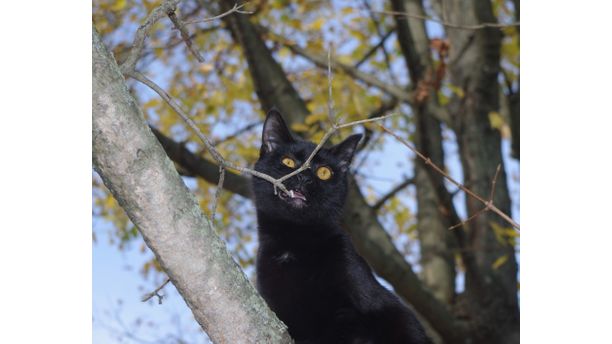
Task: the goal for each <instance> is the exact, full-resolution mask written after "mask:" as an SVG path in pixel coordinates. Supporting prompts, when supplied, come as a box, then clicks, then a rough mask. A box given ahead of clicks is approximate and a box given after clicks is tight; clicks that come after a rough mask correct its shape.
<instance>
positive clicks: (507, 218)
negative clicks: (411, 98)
mask: <svg viewBox="0 0 612 344" xmlns="http://www.w3.org/2000/svg"><path fill="white" fill-rule="evenodd" d="M378 126H379V127H380V128H381V129H382V130H384V131H386V132H387V133H389V134H390V135H391V136H393V137H394V138H395V139H396V140H398V141H399V142H400V143H402V144H403V145H404V146H406V147H408V149H410V150H411V151H412V152H413V153H414V154H416V155H417V157H419V159H421V160H423V161H424V162H425V164H426V165H430V166H431V167H432V168H433V169H434V170H435V171H436V172H438V173H440V174H441V175H442V176H443V177H444V178H446V180H448V181H450V182H451V183H452V184H453V185H455V186H456V187H458V188H459V189H461V190H463V192H465V193H466V194H468V195H469V196H471V197H473V198H475V199H476V200H478V201H479V202H481V203H482V204H483V205H484V206H485V210H491V211H492V212H494V213H496V214H497V215H499V216H500V217H501V218H502V219H504V220H505V221H506V222H508V223H509V224H510V225H512V227H514V229H516V230H517V231H518V232H520V229H521V227H520V225H519V224H518V223H516V222H515V221H514V220H513V219H512V218H511V217H510V216H508V215H507V214H506V213H504V212H503V211H501V210H499V208H497V207H496V206H495V205H494V204H493V201H492V196H493V195H494V191H495V183H496V181H497V174H498V173H499V170H500V168H499V167H498V169H497V172H496V173H495V177H494V178H493V183H492V184H493V185H492V190H491V200H488V201H487V200H485V199H484V198H482V197H481V196H480V195H478V194H476V193H475V192H473V191H472V190H470V189H468V188H466V187H465V186H464V185H463V184H461V183H459V182H458V181H456V180H455V179H453V178H452V177H451V176H449V175H448V173H446V172H444V170H442V169H441V168H440V167H439V166H438V165H436V164H434V163H433V162H432V161H431V159H430V158H428V157H426V156H425V155H423V154H422V153H421V152H419V151H418V150H416V148H414V147H413V146H412V145H411V144H409V143H408V142H406V140H404V139H403V138H401V137H399V136H397V134H395V133H394V132H392V131H391V130H389V129H387V128H386V127H385V126H383V125H381V124H378ZM482 212H484V210H481V211H478V212H477V213H476V214H474V215H473V216H472V217H470V218H469V219H468V220H471V219H472V218H474V217H476V216H478V215H480V214H481V213H482ZM468 220H466V221H468ZM466 221H464V222H466ZM462 224H463V222H462V223H460V224H459V225H462ZM456 227H459V226H457V225H455V226H452V227H451V228H456Z"/></svg>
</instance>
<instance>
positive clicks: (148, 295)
mask: <svg viewBox="0 0 612 344" xmlns="http://www.w3.org/2000/svg"><path fill="white" fill-rule="evenodd" d="M168 282H170V279H169V278H166V281H165V282H164V283H162V284H161V285H160V286H159V287H157V288H155V290H153V291H152V292H150V293H146V294H144V295H143V296H142V300H141V301H142V302H147V301H149V300H150V299H151V298H152V297H153V296H157V299H158V301H157V302H158V303H159V304H160V305H161V304H162V300H163V298H164V296H163V295H159V291H160V290H162V289H163V288H164V287H165V286H166V284H168Z"/></svg>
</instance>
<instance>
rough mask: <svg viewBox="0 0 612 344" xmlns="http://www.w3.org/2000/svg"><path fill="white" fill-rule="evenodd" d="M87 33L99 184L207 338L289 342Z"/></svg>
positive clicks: (100, 45)
mask: <svg viewBox="0 0 612 344" xmlns="http://www.w3.org/2000/svg"><path fill="white" fill-rule="evenodd" d="M92 35H93V37H92V50H93V53H92V57H93V59H92V62H93V63H92V72H93V82H92V97H93V98H92V103H93V106H92V108H93V109H92V110H93V117H92V138H93V142H92V153H93V154H92V156H93V165H94V168H95V170H96V171H97V172H98V174H99V175H100V177H101V178H102V180H103V182H104V185H106V187H108V189H109V190H110V192H111V193H112V195H113V197H115V199H116V200H117V201H118V203H119V205H120V206H121V207H122V208H123V209H124V210H125V212H126V214H127V215H128V217H129V218H130V220H131V221H132V222H133V223H134V225H135V226H136V228H138V230H139V232H140V233H141V234H142V237H143V239H144V241H145V242H146V244H147V246H149V248H150V249H151V250H152V251H153V253H154V254H155V257H156V258H157V260H158V261H159V263H160V264H161V266H162V268H163V269H164V271H165V272H166V273H167V275H168V277H169V278H170V279H171V280H172V284H174V286H176V288H177V290H178V291H179V293H180V294H181V296H182V297H183V298H184V299H185V301H186V303H187V305H188V306H189V307H190V309H191V311H192V312H193V315H194V317H195V319H196V320H197V321H198V323H199V324H200V325H201V326H202V328H203V329H204V330H205V331H206V333H207V334H208V335H209V337H210V338H211V339H212V340H213V341H215V342H217V343H246V342H261V343H291V342H292V340H291V338H290V336H289V334H288V332H287V328H286V326H284V324H283V323H282V322H280V320H278V318H277V317H276V315H275V314H274V312H272V311H271V310H270V309H269V308H268V307H267V306H266V304H265V301H264V300H263V299H262V298H261V296H259V294H257V292H256V291H255V289H254V288H253V286H252V285H251V284H250V283H249V281H248V279H247V278H246V276H245V275H244V274H243V272H242V270H241V269H240V267H239V266H238V265H237V264H236V262H234V260H233V259H232V257H231V256H230V254H229V253H228V251H227V249H226V247H225V244H224V242H223V241H222V240H221V239H220V238H219V237H218V236H217V235H216V232H215V229H214V228H213V227H212V225H211V223H210V221H209V220H208V219H207V218H206V217H205V216H204V215H203V214H202V212H201V210H200V206H199V204H198V201H197V200H196V198H195V197H194V196H193V194H191V193H190V192H189V189H187V187H186V186H185V184H184V183H183V181H182V179H181V177H180V176H179V175H178V173H177V172H176V169H174V167H173V165H172V162H171V161H170V160H169V159H168V157H167V155H166V153H165V152H164V150H163V149H162V147H161V146H160V145H159V143H158V141H157V140H156V139H155V136H153V134H152V133H151V131H150V130H149V128H148V126H147V124H146V122H145V120H144V116H143V114H142V112H141V111H140V109H139V108H138V107H137V106H136V101H135V100H134V98H133V97H132V96H131V95H130V93H129V90H128V88H127V85H126V83H125V80H124V78H123V76H122V74H121V71H120V69H119V66H117V64H116V62H115V60H114V59H113V57H112V55H111V54H110V53H109V52H108V50H107V49H106V47H105V46H104V44H103V43H102V40H101V38H100V36H99V34H98V32H97V31H96V29H95V27H94V28H93V29H92ZM186 262H192V263H190V264H186Z"/></svg>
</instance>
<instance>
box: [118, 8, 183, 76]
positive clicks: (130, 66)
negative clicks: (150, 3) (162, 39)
mask: <svg viewBox="0 0 612 344" xmlns="http://www.w3.org/2000/svg"><path fill="white" fill-rule="evenodd" d="M179 1H180V0H165V1H164V2H162V3H161V4H160V5H159V6H157V7H155V9H153V11H151V13H150V14H149V15H148V16H147V18H146V19H145V22H144V24H142V25H141V26H140V27H139V28H138V30H137V31H136V38H134V43H133V44H132V48H131V50H130V53H129V55H128V57H127V59H126V60H125V62H123V64H122V65H121V72H122V73H123V74H126V73H127V72H129V71H132V70H134V69H135V68H136V62H138V59H139V58H140V54H142V50H143V49H144V43H145V40H146V38H147V36H148V35H149V31H150V30H151V28H152V27H153V24H155V23H157V22H158V21H159V20H160V19H161V18H162V17H164V16H165V15H167V14H168V13H170V12H174V10H175V9H176V5H177V4H178V3H179Z"/></svg>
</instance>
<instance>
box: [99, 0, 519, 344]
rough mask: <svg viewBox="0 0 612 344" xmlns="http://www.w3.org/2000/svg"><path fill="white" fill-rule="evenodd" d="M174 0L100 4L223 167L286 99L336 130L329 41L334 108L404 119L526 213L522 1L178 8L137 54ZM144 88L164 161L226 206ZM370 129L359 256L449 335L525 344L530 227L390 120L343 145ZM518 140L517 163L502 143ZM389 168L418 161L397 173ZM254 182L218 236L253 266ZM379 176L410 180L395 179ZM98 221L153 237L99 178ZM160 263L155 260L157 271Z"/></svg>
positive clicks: (209, 201)
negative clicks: (522, 192) (137, 42)
mask: <svg viewBox="0 0 612 344" xmlns="http://www.w3.org/2000/svg"><path fill="white" fill-rule="evenodd" d="M160 3H161V2H159V1H157V2H156V1H146V0H143V1H135V2H130V3H128V2H126V1H116V2H114V1H102V0H100V1H94V8H93V14H94V25H95V27H96V29H97V30H99V31H100V34H101V36H102V39H103V41H104V42H105V44H106V46H107V47H109V48H112V50H113V53H114V57H115V59H116V60H117V61H118V62H119V63H120V64H122V68H123V71H124V73H125V74H126V76H134V74H133V73H132V74H130V73H129V72H130V71H136V72H138V73H142V74H144V75H145V76H146V77H148V78H149V79H152V80H154V81H155V82H156V83H157V84H158V85H159V86H160V87H161V88H162V89H164V90H165V91H166V92H168V94H169V95H170V96H171V97H172V98H174V99H175V100H177V101H178V102H180V104H181V105H182V106H183V108H184V109H185V110H186V112H187V113H188V114H189V116H190V118H191V119H192V120H193V121H194V122H195V123H196V125H197V126H198V128H199V129H200V130H201V131H202V132H203V133H204V135H206V136H207V137H209V138H212V139H213V140H214V143H215V144H216V145H215V147H216V149H217V150H218V152H219V153H220V154H221V155H222V156H223V157H225V159H227V160H229V161H232V162H234V163H236V164H238V165H240V166H250V165H252V164H253V163H254V161H255V160H256V158H257V154H258V150H259V133H260V129H261V126H259V124H260V123H261V120H262V119H263V115H264V113H265V111H267V110H268V109H269V108H270V107H272V106H276V107H277V108H279V109H280V110H281V112H282V113H283V114H284V115H285V118H286V119H287V122H288V123H289V124H290V125H291V127H292V129H293V130H294V131H295V132H297V133H299V134H300V135H302V136H303V137H305V138H308V139H310V140H313V141H319V140H320V139H321V138H322V137H323V135H324V132H325V130H326V129H327V128H328V127H329V118H328V112H329V109H328V105H329V103H330V102H328V92H327V87H322V86H323V85H327V82H328V73H327V66H328V56H327V54H328V50H330V49H331V51H332V52H333V54H332V58H331V60H332V61H331V64H330V65H331V68H332V70H333V71H334V74H333V78H332V80H331V85H332V87H333V98H332V101H331V103H333V105H334V110H335V112H336V115H337V116H338V118H340V119H341V121H342V122H348V121H353V120H359V119H364V118H368V117H377V116H380V115H382V114H387V113H396V114H398V115H397V116H393V117H390V118H389V119H387V120H385V122H384V125H385V126H386V127H388V128H389V129H391V130H392V131H394V132H395V133H396V134H397V135H399V136H400V137H402V138H405V139H407V140H409V141H411V142H412V143H413V144H414V145H415V146H416V148H417V149H418V150H419V151H421V152H422V153H423V154H425V155H426V156H427V157H429V158H430V159H431V162H433V163H435V164H437V165H439V166H444V167H445V169H447V170H448V171H449V172H450V173H451V174H452V175H454V176H459V177H461V176H463V178H461V179H462V180H463V184H465V185H466V186H467V187H469V188H470V189H471V190H473V191H474V192H476V193H477V194H479V195H482V196H483V197H485V198H487V197H488V196H489V195H491V196H492V197H491V199H492V201H493V204H495V205H496V206H497V207H498V208H499V209H500V210H501V211H503V212H504V213H506V214H510V213H511V210H514V212H516V210H517V209H518V203H517V201H518V195H517V196H516V197H514V202H515V203H514V207H513V204H512V202H511V198H510V196H511V191H510V190H509V186H512V185H516V183H517V181H512V180H509V178H508V168H507V166H506V165H507V163H512V161H511V159H518V157H519V151H520V149H519V140H518V137H519V133H518V125H517V123H518V117H519V114H518V103H519V94H520V93H519V64H518V61H519V45H518V44H519V39H518V34H519V30H518V28H519V27H518V20H519V19H518V2H514V1H497V0H493V1H491V0H468V1H458V0H457V1H451V0H444V1H433V0H432V1H421V0H404V1H401V0H397V1H396V0H392V1H367V0H364V1H362V2H360V3H353V2H342V1H332V2H329V3H328V2H300V3H292V2H287V1H252V2H250V3H248V4H247V5H246V6H244V7H241V8H240V10H239V11H248V12H252V13H249V14H247V13H239V11H233V12H234V13H232V14H229V15H226V16H223V17H222V18H218V19H215V20H208V19H206V18H212V17H214V16H215V15H218V14H221V13H224V12H228V11H232V8H235V4H234V3H233V2H230V1H217V2H206V1H182V2H180V3H179V5H178V7H177V8H176V10H175V11H174V12H172V13H174V15H168V13H166V12H164V13H162V14H163V15H161V16H160V17H159V18H158V19H159V20H158V21H156V22H154V23H150V24H151V25H150V26H149V27H147V30H148V33H149V36H148V38H147V40H146V41H145V44H144V45H143V50H142V51H141V52H140V53H139V54H137V55H134V54H133V51H134V49H130V48H131V47H132V45H133V44H132V43H133V42H134V34H135V31H136V29H137V28H138V26H139V25H141V24H143V23H148V22H147V21H146V18H147V16H149V13H151V12H153V11H156V9H159V8H160V7H159V6H160ZM173 16H174V18H172V17H173ZM150 18H151V17H149V19H150ZM177 23H178V24H177ZM500 23H503V24H500ZM181 24H183V25H181ZM178 28H182V30H179V29H178ZM187 43H188V44H187ZM141 80H142V79H141ZM129 85H130V86H131V87H132V93H133V95H134V96H135V97H136V98H137V99H138V100H139V103H140V106H141V108H142V111H143V113H144V114H145V116H146V119H147V121H148V123H149V125H150V126H151V127H152V129H153V132H154V133H155V135H156V136H157V138H158V140H159V141H160V143H161V144H162V146H163V147H164V149H165V151H166V154H167V155H168V156H169V157H170V159H172V160H173V161H174V163H175V165H176V167H177V169H178V170H179V171H180V172H181V173H182V174H183V176H184V179H185V180H186V182H187V183H188V184H190V185H191V186H193V187H192V190H193V191H194V192H195V193H196V195H197V197H198V199H199V201H200V206H201V208H202V209H203V211H204V212H206V213H210V211H211V208H212V207H213V203H214V204H216V203H215V199H216V197H215V194H216V185H217V182H218V178H219V167H218V166H217V164H216V159H214V156H211V155H210V153H208V152H207V150H206V149H205V147H204V146H203V145H202V142H201V141H200V140H199V139H198V137H197V136H196V135H195V134H194V132H193V131H191V130H189V128H188V126H187V125H186V124H185V122H184V121H182V120H181V119H180V117H179V116H177V114H176V112H175V111H174V110H173V109H172V108H171V107H170V106H168V104H167V103H166V102H164V101H163V100H162V99H161V98H160V97H159V96H158V95H157V94H155V93H152V92H151V90H150V89H149V88H147V87H146V86H144V85H143V84H141V83H137V82H134V81H133V80H131V81H129ZM359 130H361V131H365V132H366V140H365V143H364V145H363V146H362V148H361V150H360V153H359V155H358V156H357V158H356V159H355V165H354V171H353V172H354V173H353V178H352V183H351V186H350V190H349V197H348V202H347V207H346V209H345V213H344V215H345V216H344V219H343V226H344V228H345V229H346V230H347V231H348V232H349V233H350V234H351V236H352V238H353V241H354V243H355V245H356V247H357V249H358V250H359V252H360V253H361V254H362V255H363V256H364V257H365V258H366V260H367V261H368V262H369V263H370V264H371V265H372V267H373V268H374V270H375V272H376V273H377V274H378V275H379V276H380V277H381V278H382V279H384V280H385V281H387V282H388V283H389V284H390V285H391V286H392V288H393V289H394V290H395V291H396V292H397V293H398V294H399V295H400V296H401V297H403V298H404V299H405V300H406V301H408V302H409V303H410V304H411V305H413V307H414V308H415V310H416V311H417V312H418V313H419V314H420V316H421V317H422V318H423V319H424V321H425V322H426V324H427V326H428V331H429V332H430V333H431V334H432V336H434V337H435V338H436V340H438V341H440V342H448V343H458V342H468V341H471V342H477V343H480V342H481V343H491V342H496V343H504V342H507V343H514V342H518V333H519V308H518V262H517V257H518V248H519V246H518V240H517V231H516V230H515V229H513V228H512V227H511V226H510V225H509V224H508V222H507V221H504V220H503V219H502V218H500V217H499V216H498V215H497V214H494V213H492V212H491V211H485V212H481V209H482V208H483V205H482V204H481V203H480V202H478V201H477V200H475V199H474V198H472V197H464V194H463V193H462V192H461V191H457V190H456V188H455V187H453V186H451V185H449V184H448V183H446V182H445V180H444V178H443V177H442V176H441V175H440V174H438V173H435V171H433V170H432V168H431V166H428V164H426V163H424V162H423V161H422V160H419V159H415V157H414V156H413V155H408V152H409V150H407V149H402V150H398V149H393V147H394V145H395V147H396V148H397V142H396V141H395V138H393V137H392V136H390V135H388V134H385V132H384V131H381V130H380V129H379V128H378V127H377V126H376V125H374V124H366V125H364V127H363V128H356V127H351V128H346V129H343V130H341V132H340V135H336V136H334V137H332V139H331V140H332V141H334V142H335V140H337V139H339V138H340V137H345V136H346V135H347V134H348V132H350V131H359ZM510 143H511V146H512V156H513V157H514V158H510V157H509V155H510V154H509V149H508V150H505V151H504V149H503V146H504V145H506V146H510ZM390 152H393V156H389V153H390ZM382 153H386V154H387V155H384V154H382ZM373 156H374V158H373ZM376 157H378V161H381V160H382V165H381V166H376V162H377V160H376V159H375V158H376ZM385 160H392V161H397V162H401V163H402V165H401V166H399V168H396V169H391V168H388V167H385V163H386V161H385ZM455 161H458V162H459V163H455ZM498 165H501V166H502V168H501V171H500V172H499V174H496V169H497V166H498ZM387 166H388V165H387ZM514 177H515V178H516V177H518V176H514ZM248 178H249V176H248V175H244V174H243V175H240V174H238V173H236V172H235V171H232V170H231V169H230V170H227V172H226V173H225V181H224V183H223V188H224V190H226V191H228V192H223V193H221V196H220V199H219V204H218V206H217V208H216V209H217V210H216V213H217V216H216V220H217V221H218V222H217V223H218V228H219V230H220V233H219V234H220V235H221V236H222V237H223V239H225V241H226V242H227V244H228V247H229V248H230V250H231V251H232V253H233V255H234V258H235V259H236V260H237V261H238V262H239V263H240V264H241V265H242V267H243V268H244V269H245V271H247V272H249V271H252V269H251V268H250V266H251V265H252V263H253V259H254V249H255V245H254V244H253V243H254V242H256V231H255V226H254V215H253V209H252V208H253V207H252V204H250V203H249V202H245V200H246V199H249V198H250V191H249V180H248ZM380 178H383V179H388V178H390V179H391V180H393V181H394V183H393V184H392V185H390V186H389V185H384V186H381V184H382V183H383V182H381V180H379V179H380ZM493 180H495V181H496V183H495V189H494V190H495V192H494V193H492V192H491V184H492V181H493ZM94 212H95V215H96V216H98V217H100V218H103V219H105V220H107V221H110V222H112V224H113V228H112V230H111V238H113V239H115V242H116V243H118V245H119V246H118V247H119V248H121V247H125V245H126V244H128V243H129V242H131V241H134V240H137V237H138V232H137V231H136V229H135V227H134V225H133V224H131V223H130V222H129V221H128V220H127V218H126V217H125V215H124V213H123V210H122V209H121V208H120V207H118V205H117V204H116V203H115V201H114V200H113V198H112V196H111V195H110V193H109V192H108V191H107V190H106V189H105V188H104V186H102V185H101V182H100V180H99V178H98V177H97V176H96V175H94ZM477 213H479V216H477V217H475V218H473V219H471V220H470V221H467V222H466V223H463V224H462V225H460V226H458V227H457V228H455V229H453V230H451V231H449V230H448V228H449V227H451V226H454V225H456V224H459V223H461V222H462V219H465V218H466V217H468V216H470V215H472V214H477ZM458 214H462V216H460V215H458ZM516 215H518V214H516ZM96 232H97V230H96V228H94V235H96ZM96 236H98V235H96ZM160 269H161V267H160V265H159V264H158V263H157V261H155V260H151V261H150V262H148V263H146V264H145V266H144V267H143V271H145V272H148V271H160ZM253 277H255V276H253ZM458 281H459V283H458ZM462 281H463V282H462Z"/></svg>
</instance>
